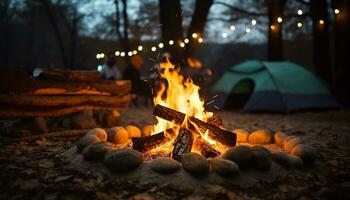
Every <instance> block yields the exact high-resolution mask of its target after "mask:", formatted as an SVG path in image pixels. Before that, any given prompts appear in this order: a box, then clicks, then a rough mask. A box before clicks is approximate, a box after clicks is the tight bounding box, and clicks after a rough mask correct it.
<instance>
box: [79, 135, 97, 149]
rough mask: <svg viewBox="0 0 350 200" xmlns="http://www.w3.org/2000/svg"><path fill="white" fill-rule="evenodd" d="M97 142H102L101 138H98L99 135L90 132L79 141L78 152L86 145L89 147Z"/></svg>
mask: <svg viewBox="0 0 350 200" xmlns="http://www.w3.org/2000/svg"><path fill="white" fill-rule="evenodd" d="M97 142H101V139H100V138H98V137H97V136H95V135H89V134H86V135H84V136H83V137H81V138H80V139H79V141H78V145H77V149H78V152H82V151H83V150H84V148H85V147H87V146H88V145H90V144H95V143H97Z"/></svg>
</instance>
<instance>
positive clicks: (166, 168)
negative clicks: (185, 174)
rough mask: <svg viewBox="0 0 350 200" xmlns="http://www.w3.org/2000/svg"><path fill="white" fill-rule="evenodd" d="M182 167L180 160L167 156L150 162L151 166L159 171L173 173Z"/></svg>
mask: <svg viewBox="0 0 350 200" xmlns="http://www.w3.org/2000/svg"><path fill="white" fill-rule="evenodd" d="M180 167H181V166H180V162H178V161H176V160H174V159H171V158H167V157H160V158H156V159H154V160H152V162H151V163H150V168H151V169H152V170H153V171H156V172H159V173H173V172H176V171H177V170H179V169H180Z"/></svg>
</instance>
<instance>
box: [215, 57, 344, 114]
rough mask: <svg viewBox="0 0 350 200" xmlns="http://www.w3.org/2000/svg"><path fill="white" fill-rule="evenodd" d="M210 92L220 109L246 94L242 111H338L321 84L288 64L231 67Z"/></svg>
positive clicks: (254, 61) (325, 88)
mask: <svg viewBox="0 0 350 200" xmlns="http://www.w3.org/2000/svg"><path fill="white" fill-rule="evenodd" d="M212 90H213V92H214V93H216V94H219V95H220V97H219V100H218V106H221V107H223V106H224V105H225V104H226V105H227V104H230V103H234V101H235V98H230V96H232V95H236V96H239V95H240V94H242V95H244V94H249V98H248V100H247V101H246V103H245V105H244V107H243V110H244V111H272V112H291V111H295V110H301V109H309V108H334V107H338V104H337V102H336V100H335V98H334V97H333V96H332V94H331V93H330V91H329V88H328V86H327V85H326V84H325V83H324V82H323V81H322V80H320V79H319V78H318V77H317V76H315V75H314V74H312V73H311V72H310V71H308V70H307V69H305V68H303V67H301V66H299V65H297V64H294V63H291V62H262V61H257V60H251V61H246V62H243V63H241V64H238V65H235V66H233V67H231V68H230V69H229V70H228V71H227V72H226V73H225V74H224V75H223V76H222V77H221V78H220V79H219V80H218V81H217V82H216V83H215V84H214V87H213V88H212ZM227 101H232V102H227Z"/></svg>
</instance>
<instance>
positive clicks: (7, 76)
mask: <svg viewBox="0 0 350 200" xmlns="http://www.w3.org/2000/svg"><path fill="white" fill-rule="evenodd" d="M34 75H36V77H33V76H31V75H29V73H28V72H27V71H25V70H24V69H9V68H2V69H0V118H12V117H16V118H17V117H38V116H41V117H51V116H62V115H66V114H70V113H75V112H79V111H82V110H99V109H114V110H117V111H121V110H124V109H127V108H128V105H129V102H130V100H131V95H130V90H131V83H130V81H110V80H101V78H100V73H99V72H97V71H64V70H57V69H42V70H40V72H39V73H38V72H37V71H34Z"/></svg>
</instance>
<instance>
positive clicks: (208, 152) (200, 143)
mask: <svg viewBox="0 0 350 200" xmlns="http://www.w3.org/2000/svg"><path fill="white" fill-rule="evenodd" d="M193 146H194V147H195V148H197V149H198V150H199V151H200V152H201V154H202V155H203V156H204V157H206V158H214V157H216V156H218V155H220V152H219V151H217V150H215V148H214V147H213V146H212V145H211V144H209V143H208V142H207V141H205V140H204V139H203V138H201V137H198V138H197V139H196V140H195V142H194V144H193Z"/></svg>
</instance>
